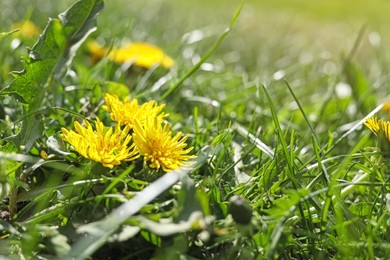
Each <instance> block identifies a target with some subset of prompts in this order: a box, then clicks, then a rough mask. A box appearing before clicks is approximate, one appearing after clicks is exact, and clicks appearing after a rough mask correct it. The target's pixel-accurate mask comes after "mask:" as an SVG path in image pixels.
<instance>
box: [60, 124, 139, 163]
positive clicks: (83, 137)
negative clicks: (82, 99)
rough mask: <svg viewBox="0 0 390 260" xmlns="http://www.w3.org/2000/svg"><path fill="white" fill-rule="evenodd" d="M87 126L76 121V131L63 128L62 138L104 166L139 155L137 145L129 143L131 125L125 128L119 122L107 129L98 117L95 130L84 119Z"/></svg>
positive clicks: (85, 155)
mask: <svg viewBox="0 0 390 260" xmlns="http://www.w3.org/2000/svg"><path fill="white" fill-rule="evenodd" d="M84 123H85V127H83V126H81V125H80V124H79V123H78V122H75V125H74V127H75V129H76V131H72V130H71V131H68V130H67V129H65V128H62V129H61V130H62V134H61V136H62V138H63V139H64V140H65V141H66V142H68V143H70V144H71V145H72V146H73V147H74V149H75V150H76V151H77V152H78V153H79V154H81V155H82V156H83V157H85V158H88V159H91V160H93V161H96V162H99V163H101V164H102V165H103V166H104V167H108V168H111V169H112V168H113V167H114V166H115V165H120V164H121V161H132V160H135V159H136V158H138V157H139V155H138V154H137V151H136V150H135V145H134V144H131V145H129V143H130V141H131V138H132V137H131V135H130V134H129V131H130V127H129V126H126V127H125V128H124V129H121V128H120V125H119V124H117V125H116V126H115V127H110V128H109V129H108V130H107V131H105V129H104V128H105V127H104V125H103V123H102V122H101V121H100V120H99V118H96V122H95V127H96V130H93V128H92V126H91V124H90V123H88V122H87V121H84Z"/></svg>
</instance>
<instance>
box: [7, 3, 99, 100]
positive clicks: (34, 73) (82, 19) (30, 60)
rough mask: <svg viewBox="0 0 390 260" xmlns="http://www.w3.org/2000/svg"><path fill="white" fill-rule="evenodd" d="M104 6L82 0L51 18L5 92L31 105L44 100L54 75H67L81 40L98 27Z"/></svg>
mask: <svg viewBox="0 0 390 260" xmlns="http://www.w3.org/2000/svg"><path fill="white" fill-rule="evenodd" d="M102 8H103V0H81V1H79V2H77V3H75V4H74V5H73V6H72V7H70V8H69V9H68V10H67V11H66V12H64V13H62V14H60V15H59V19H50V20H49V23H48V24H47V26H46V28H45V29H44V31H43V33H42V35H41V36H40V38H39V40H38V41H37V42H36V44H35V45H34V46H33V47H32V49H30V50H29V52H28V57H26V58H24V59H23V65H24V68H25V69H24V70H23V71H22V72H15V73H13V75H14V77H15V80H14V81H13V82H12V83H11V84H10V85H9V86H8V87H7V88H6V89H4V91H2V94H16V95H18V96H19V97H20V98H21V99H20V101H21V102H23V103H26V104H27V105H33V104H34V103H36V102H39V101H40V100H42V98H43V97H44V96H45V93H46V92H47V91H50V87H51V82H52V80H53V77H54V78H55V79H60V78H61V77H62V76H63V75H64V74H65V72H66V70H67V69H68V67H69V65H70V63H71V62H72V59H73V57H74V56H75V54H76V51H77V49H78V48H79V46H80V45H81V43H82V42H83V41H84V40H85V38H86V37H87V36H88V35H89V34H90V33H92V32H93V31H94V30H95V29H96V16H97V14H98V13H99V12H100V11H101V10H102Z"/></svg>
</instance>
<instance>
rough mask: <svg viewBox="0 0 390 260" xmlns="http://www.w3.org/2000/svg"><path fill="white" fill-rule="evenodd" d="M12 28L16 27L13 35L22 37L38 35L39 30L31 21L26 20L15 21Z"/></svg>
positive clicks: (27, 37)
mask: <svg viewBox="0 0 390 260" xmlns="http://www.w3.org/2000/svg"><path fill="white" fill-rule="evenodd" d="M12 29H18V30H19V31H18V32H16V33H15V34H14V35H15V37H22V38H24V39H33V38H35V37H38V36H39V34H40V32H41V30H40V29H39V28H38V27H37V26H36V25H35V24H34V23H33V22H31V21H29V20H27V21H24V22H22V23H15V24H13V25H12Z"/></svg>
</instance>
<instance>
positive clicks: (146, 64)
mask: <svg viewBox="0 0 390 260" xmlns="http://www.w3.org/2000/svg"><path fill="white" fill-rule="evenodd" d="M87 47H88V49H89V51H90V53H91V55H92V56H93V57H94V58H102V57H103V56H104V55H107V57H108V59H109V60H112V61H114V62H116V63H120V64H123V63H132V64H134V65H135V66H138V67H143V68H146V69H149V68H151V67H153V66H154V65H156V64H159V65H161V66H162V67H164V68H166V69H169V68H171V67H172V66H173V65H174V64H175V62H174V61H173V59H172V58H171V57H169V56H168V55H167V54H166V53H165V52H164V51H163V50H162V49H160V48H159V47H157V46H155V45H153V44H150V43H145V42H132V43H128V44H126V45H124V46H122V47H120V48H112V49H111V50H109V49H108V48H105V47H102V46H100V45H99V44H98V43H96V42H89V43H88V45H87Z"/></svg>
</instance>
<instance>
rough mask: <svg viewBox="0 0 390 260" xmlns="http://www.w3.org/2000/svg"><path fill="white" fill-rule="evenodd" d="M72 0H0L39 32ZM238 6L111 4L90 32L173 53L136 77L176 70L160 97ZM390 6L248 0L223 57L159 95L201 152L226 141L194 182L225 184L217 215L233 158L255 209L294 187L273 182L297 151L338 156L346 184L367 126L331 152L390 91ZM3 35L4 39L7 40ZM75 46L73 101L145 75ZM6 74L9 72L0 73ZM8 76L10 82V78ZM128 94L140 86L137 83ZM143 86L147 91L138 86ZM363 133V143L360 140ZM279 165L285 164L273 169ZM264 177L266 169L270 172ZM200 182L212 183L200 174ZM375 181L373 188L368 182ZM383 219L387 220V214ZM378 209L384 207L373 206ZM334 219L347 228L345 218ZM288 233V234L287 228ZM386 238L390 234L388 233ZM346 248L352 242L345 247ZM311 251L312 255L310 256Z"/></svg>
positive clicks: (151, 78) (227, 1)
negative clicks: (267, 151) (265, 148)
mask: <svg viewBox="0 0 390 260" xmlns="http://www.w3.org/2000/svg"><path fill="white" fill-rule="evenodd" d="M74 2H75V1H74V0H66V1H56V2H54V1H44V0H32V1H25V0H3V1H2V2H1V16H0V20H1V24H0V31H9V30H10V27H11V25H12V24H13V23H15V22H19V21H21V20H25V19H30V20H32V21H33V22H34V23H35V24H37V25H38V26H39V27H40V28H44V26H45V25H46V23H47V19H48V18H47V17H55V16H57V14H58V13H59V12H62V11H64V10H65V9H67V8H68V7H69V6H70V5H71V4H73V3H74ZM239 5H240V2H239V1H232V0H213V1H211V0H209V1H205V0H199V1H178V0H165V1H162V0H145V1H129V0H111V1H105V10H104V11H103V12H102V13H101V14H100V15H99V17H98V30H97V32H95V33H93V34H92V38H96V39H97V40H98V41H100V42H102V43H105V44H107V45H110V44H113V45H120V42H121V41H126V40H132V41H146V42H151V43H154V44H156V45H158V46H160V47H161V48H162V49H164V50H165V51H166V52H167V53H168V54H169V55H170V56H171V57H173V58H174V59H175V60H176V62H177V66H176V68H174V69H173V70H172V71H170V72H167V74H168V75H164V74H163V73H164V72H160V71H157V72H156V73H154V74H153V73H151V74H148V73H145V74H143V75H142V77H141V80H140V81H141V82H142V81H143V82H144V83H145V84H144V85H145V88H144V89H150V88H151V87H152V86H154V83H155V82H156V81H158V80H159V79H160V78H163V77H164V76H169V77H170V79H171V80H168V81H167V83H166V84H165V85H162V88H161V89H159V90H156V91H154V92H152V93H150V96H147V97H143V98H146V99H159V97H161V94H162V93H164V91H165V90H166V89H167V88H168V87H169V85H170V84H173V83H174V82H175V81H176V80H177V79H178V78H180V76H182V75H183V74H184V73H185V72H186V71H188V70H189V69H190V68H191V67H192V66H194V64H196V62H197V61H199V59H200V58H201V57H202V56H203V55H204V54H205V53H206V51H207V50H208V49H209V48H210V46H212V44H213V43H214V42H215V41H216V39H217V38H218V36H219V35H221V34H222V32H223V31H224V30H225V28H227V27H228V25H229V23H230V20H231V18H232V16H233V14H234V12H235V11H236V9H237V8H238V6H239ZM389 11H390V3H388V2H387V1H385V0H374V1H370V2H367V1H362V0H358V1H352V0H347V1H338V0H329V1H322V2H319V1H317V2H314V1H309V0H287V1H282V0H276V1H272V0H264V1H260V0H259V1H255V0H248V1H246V2H245V6H244V8H243V10H242V13H241V15H240V16H239V18H238V21H237V24H236V25H235V27H234V28H233V30H232V31H231V32H230V34H229V35H228V37H227V38H226V39H225V41H224V42H223V43H222V44H221V46H220V48H218V50H217V51H216V53H214V55H213V56H212V57H211V58H210V59H209V60H208V61H207V63H206V64H203V66H202V67H201V69H200V70H199V71H197V72H196V73H194V74H193V75H191V77H190V78H189V79H188V80H186V81H185V82H184V83H183V85H182V86H181V89H180V91H177V92H175V93H174V95H172V96H170V97H169V98H168V99H166V100H164V102H166V103H167V104H169V106H167V110H168V111H167V112H168V113H170V114H172V120H173V121H175V122H173V123H174V124H173V125H175V123H176V125H175V126H176V127H177V129H180V131H181V130H183V132H186V133H189V136H190V141H192V144H191V145H193V146H195V151H202V149H203V148H205V147H207V146H208V145H210V144H213V143H214V144H219V143H222V144H224V145H225V146H224V147H223V148H224V149H222V151H221V152H220V154H219V155H218V158H217V159H216V160H215V161H216V162H211V163H210V165H206V166H205V167H204V169H202V170H200V171H199V172H197V173H195V174H193V175H191V177H192V178H193V179H194V180H195V181H197V183H198V184H199V185H204V187H205V190H206V188H207V190H208V191H209V190H213V189H215V191H216V192H221V195H219V193H218V194H217V193H216V194H217V195H214V194H208V196H209V199H210V205H211V206H210V207H211V208H212V210H213V212H212V213H213V214H214V215H216V216H217V217H218V218H219V219H223V218H224V217H226V216H225V215H226V214H225V215H223V214H222V213H221V212H220V210H218V207H219V206H221V205H224V206H226V201H224V200H223V199H226V198H228V196H229V194H230V193H233V191H232V189H233V188H234V184H233V178H232V177H231V176H232V173H231V171H232V165H233V164H234V163H235V162H236V161H237V162H238V161H240V160H243V162H244V163H243V165H242V166H241V168H240V170H241V171H242V172H246V173H248V174H250V175H251V176H252V177H254V181H253V182H254V183H255V185H252V186H251V187H249V186H248V187H244V190H245V193H246V195H247V197H248V199H250V200H251V202H253V203H256V205H255V206H254V208H255V210H257V211H258V212H262V210H263V209H264V208H265V209H266V207H267V205H266V204H267V203H268V197H267V196H269V197H270V200H271V199H275V200H277V198H278V195H279V192H280V190H283V189H288V188H291V187H290V186H289V185H290V184H289V180H288V178H286V181H285V182H280V183H278V181H279V180H284V179H283V178H285V176H284V174H285V172H287V173H288V171H287V170H283V171H280V169H279V168H278V167H281V169H283V167H284V166H283V163H284V162H283V159H285V160H286V161H288V160H291V161H293V160H294V159H295V158H297V159H296V161H298V162H299V163H298V162H295V161H294V163H296V164H297V165H299V168H300V166H301V165H300V163H301V162H302V165H305V164H307V165H309V164H312V163H315V162H314V161H313V159H310V158H315V157H313V155H314V154H316V153H317V151H313V150H315V149H318V150H320V148H321V149H322V148H324V150H326V151H327V152H328V151H329V153H327V154H326V156H327V158H333V159H332V160H334V164H332V165H331V166H332V167H329V168H331V170H332V176H336V177H334V179H335V183H336V181H338V180H339V179H342V180H344V179H345V180H347V181H348V180H350V179H352V178H353V177H354V175H355V173H356V172H357V170H356V169H353V165H354V163H355V162H351V165H352V166H351V169H352V170H350V169H348V172H346V171H345V169H344V167H345V168H347V166H346V165H348V167H350V164H349V163H350V162H349V161H348V160H350V158H352V155H353V154H354V153H355V152H356V151H357V150H360V149H363V148H362V147H365V141H367V139H368V138H367V137H368V135H367V134H366V132H364V130H363V131H360V130H361V129H362V128H360V129H358V130H357V131H354V132H353V133H352V134H350V135H349V136H348V137H347V138H345V139H343V140H342V142H341V143H340V144H339V145H338V146H335V148H334V149H333V150H332V149H327V148H329V147H332V145H333V144H334V140H336V139H337V138H339V137H340V136H342V135H343V134H344V133H345V132H346V131H348V130H349V129H350V128H351V125H353V124H354V123H356V122H358V121H359V120H361V119H362V118H363V117H364V116H366V115H367V114H368V113H369V112H370V111H371V110H372V109H374V108H375V107H376V106H377V105H378V104H379V103H380V102H383V101H384V100H385V99H386V97H387V96H388V80H389V75H390V73H389V66H388V61H389V56H388V49H389V47H388V46H389V42H390V39H389V37H390V33H389V32H390V30H389V26H390V18H389V16H388V15H387V14H388V13H389ZM0 43H1V44H4V45H7V46H8V45H9V44H8V43H9V41H3V42H0ZM33 43H34V41H32V43H26V44H25V45H26V46H24V47H25V48H23V49H21V48H19V49H17V50H15V52H13V53H12V52H10V53H11V55H13V57H12V59H8V56H9V55H10V54H9V53H7V54H3V55H1V58H2V59H3V60H2V61H3V62H2V64H3V66H5V67H8V68H9V69H10V70H11V69H12V70H14V69H15V68H20V67H21V64H20V62H19V60H20V58H19V57H20V56H21V55H26V52H25V50H26V47H27V46H31V44H33ZM22 51H23V52H22ZM79 54H80V55H78V56H77V57H76V59H77V61H76V62H74V64H75V66H74V67H75V70H76V71H77V76H78V84H80V85H81V86H83V91H84V87H85V89H86V90H85V93H84V92H80V93H81V94H80V96H77V98H80V99H81V98H84V97H83V96H82V95H85V96H86V97H87V96H88V95H94V94H95V92H94V91H96V93H97V95H96V96H97V98H96V99H100V100H101V95H102V94H101V93H99V90H97V89H98V87H96V86H91V87H90V88H89V86H88V84H89V83H90V82H93V81H94V80H95V81H100V82H102V85H104V83H105V82H106V81H119V82H120V83H124V84H126V85H128V86H131V87H133V86H134V85H137V84H138V82H139V79H140V78H136V77H132V76H133V74H131V73H128V72H127V71H121V70H119V69H117V70H116V71H115V70H114V69H112V67H113V66H111V65H112V64H108V65H107V64H104V63H102V64H103V65H107V66H103V65H102V66H100V67H99V66H93V65H91V64H90V63H88V62H86V61H87V60H88V58H89V57H88V53H87V51H86V50H85V49H82V50H80V52H79ZM102 67H103V68H102ZM7 70H8V69H3V72H4V71H7ZM118 71H119V72H120V73H117V72H118ZM159 73H162V74H159ZM5 74H6V73H3V75H5ZM117 74H120V75H119V76H117ZM10 78H11V77H9V78H8V79H6V80H4V81H8V82H9V80H10ZM95 78H96V79H95ZM281 79H285V80H286V81H287V82H288V83H289V85H290V86H291V88H292V89H293V90H294V93H295V95H296V97H297V99H294V98H293V97H292V95H291V93H290V92H289V90H288V88H287V87H286V82H284V81H283V80H281ZM172 82H173V83H172ZM262 84H264V85H265V86H266V87H267V89H268V92H269V94H270V96H271V100H272V102H273V106H275V108H276V109H275V110H276V114H277V116H276V115H275V114H273V111H271V109H270V103H271V102H268V101H267V98H266V97H265V96H264V92H262V91H261V87H260V86H261V85H262ZM87 88H88V89H87ZM93 88H94V89H93ZM133 90H134V92H136V91H137V87H135V88H133V89H131V91H133ZM100 92H101V91H100ZM139 92H142V91H141V90H140V89H139ZM136 94H139V93H136ZM99 95H100V96H99ZM100 100H92V101H91V103H92V104H93V105H94V104H97V103H99V102H100ZM297 100H299V103H300V104H301V105H302V108H303V111H305V112H306V113H307V116H308V119H309V121H310V124H312V126H313V129H315V133H316V134H317V135H318V136H319V138H318V140H319V142H320V145H318V146H317V145H314V144H313V133H311V132H310V131H309V129H308V128H309V127H308V123H307V122H305V120H304V118H303V116H302V111H300V110H299V108H298V106H297V102H296V101H297ZM276 118H277V119H278V120H279V122H280V124H281V129H282V130H283V133H282V134H281V135H280V136H277V135H276V134H275V133H276V132H277V131H279V130H281V129H277V128H276V127H275V122H274V121H275V119H276ZM232 123H237V124H241V125H243V126H244V127H245V128H246V129H247V130H248V131H249V132H250V133H256V136H259V138H261V140H262V141H263V142H264V143H266V144H267V145H269V146H270V147H275V151H277V152H279V154H277V157H276V160H270V159H269V158H268V157H265V158H264V156H262V153H261V152H260V151H258V150H256V149H255V150H253V152H252V149H253V146H252V141H253V140H249V139H248V137H247V135H246V134H236V133H234V134H233V133H231V132H229V131H228V130H227V129H229V128H230V126H231V124H232ZM174 130H175V129H174ZM279 132H281V131H279ZM367 132H368V131H367ZM284 136H285V138H286V139H289V140H288V141H287V142H289V143H288V144H289V145H290V146H289V149H290V147H291V151H290V152H291V154H292V155H291V157H289V156H285V158H283V156H284V155H283V154H282V153H281V152H280V149H279V150H278V147H280V143H281V142H280V140H281V139H282V138H281V137H284ZM364 138H365V139H364ZM231 140H234V142H237V143H239V145H241V146H242V147H241V150H242V151H243V152H237V153H238V157H239V159H236V158H233V157H234V156H232V155H234V153H233V150H236V147H232V146H231V142H230V141H231ZM318 140H316V141H318ZM361 140H363V141H362V142H360V141H361ZM367 142H368V143H369V142H370V141H367ZM370 144H373V142H371V143H370ZM286 147H287V146H286ZM313 147H314V148H313ZM286 149H287V148H285V150H286ZM246 150H248V153H247V154H246ZM286 151H287V150H286ZM295 156H296V157H295ZM338 156H340V157H338ZM341 157H342V158H344V157H345V158H346V159H345V161H343V160H344V159H339V158H341ZM317 159H318V158H317ZM351 161H352V159H351ZM332 162H333V161H332ZM274 163H275V165H276V166H278V167H274V166H273V164H274ZM343 163H344V164H345V166H344V165H343ZM213 164H215V167H214V165H213ZM280 165H281V166H280ZM228 173H229V174H230V175H229V174H228ZM291 174H292V173H291ZM305 174H306V173H305ZM318 174H319V173H318V172H317V171H316V169H315V168H314V170H313V171H310V172H309V173H308V174H307V175H305V176H303V175H302V180H305V181H306V180H307V181H310V180H311V179H316V178H317V176H318ZM268 175H269V176H271V177H269V178H268V177H267V176H268ZM263 176H266V177H267V178H266V181H264V183H263V182H261V181H259V183H257V182H256V178H257V177H259V179H260V180H261V178H263ZM287 176H288V175H287ZM341 176H342V177H341ZM260 177H261V178H260ZM229 178H230V179H229ZM204 180H206V181H205V182H203V181H204ZM217 180H218V181H217ZM214 183H217V184H218V185H216V184H214ZM279 184H280V187H279V186H278V185H279ZM267 185H268V186H267ZM271 185H272V187H271ZM327 185H328V184H327V183H326V182H325V183H320V182H319V183H317V184H315V186H313V187H312V188H311V189H312V190H315V191H317V190H321V189H322V188H324V187H325V188H327V187H328V186H327ZM210 187H211V188H210ZM368 189H370V191H372V190H374V188H372V187H368V188H367V190H368ZM367 190H363V192H362V194H364V196H362V197H363V198H364V199H366V198H368V199H367V200H368V201H369V202H370V203H371V202H372V201H374V200H375V199H376V198H377V197H376V194H375V196H374V195H373V194H372V193H370V196H371V197H367V196H366V193H368V192H367ZM378 190H379V186H378ZM243 193H244V192H243ZM274 194H275V197H273V195H274ZM313 196H314V195H313ZM379 196H382V197H383V194H381V193H380V192H379V191H378V197H379ZM330 197H332V194H330V195H329V198H330ZM356 197H357V199H356V201H359V194H358V195H356ZM221 198H223V199H221ZM353 199H355V198H353ZM213 203H214V204H213ZM262 203H263V204H264V205H263V204H262ZM353 203H355V200H351V201H347V202H346V204H347V205H350V204H353ZM302 204H305V205H307V208H310V207H311V206H312V205H311V204H310V203H309V202H304V203H302ZM374 204H375V203H373V204H372V205H374ZM370 205H371V204H370ZM256 207H257V208H256ZM374 207H375V206H372V212H374V213H375V212H376V211H375V210H374ZM221 208H222V207H221ZM225 208H226V207H225ZM325 212H326V211H325ZM283 213H284V212H283ZM259 214H260V213H259ZM271 215H272V214H271ZM383 215H384V216H386V215H385V213H383ZM259 216H260V215H259ZM379 216H381V215H380V214H378V217H379ZM366 220H368V218H367V219H363V220H362V223H363V221H366ZM370 221H371V220H370ZM378 222H379V221H378ZM259 223H260V222H259ZM339 223H342V224H343V225H344V220H343V219H342V220H340V222H339ZM297 226H298V225H297ZM332 228H333V227H332ZM336 228H337V226H336ZM270 230H272V229H271V228H270ZM286 230H290V231H291V229H290V227H287V228H286ZM310 232H312V230H311V229H308V231H307V234H309V235H308V237H311V233H310ZM343 232H344V233H343ZM383 232H385V231H383ZM259 234H260V233H259ZM270 234H271V233H269V234H268V233H266V232H265V233H261V236H264V239H265V238H272V237H271V236H270ZM304 234H306V233H305V232H304ZM348 234H349V233H348V231H340V237H341V238H343V237H347V239H346V240H348ZM374 234H376V233H375V232H374V231H372V234H371V233H369V235H367V236H370V235H372V237H374ZM321 235H323V237H321V236H319V237H318V238H317V237H315V238H313V240H316V239H317V240H318V241H320V242H327V241H329V237H327V235H328V234H326V233H325V234H321ZM343 235H345V236H343ZM362 236H363V235H362ZM313 237H314V236H313ZM357 237H358V236H357ZM290 238H292V236H291V237H290ZM337 239H339V237H337ZM358 239H360V237H358ZM294 241H295V240H294ZM335 241H336V238H335ZM337 241H338V240H337ZM379 241H381V239H379ZM383 241H384V242H386V240H385V239H383ZM334 243H335V244H337V242H334ZM285 244H286V243H285ZM285 244H283V243H280V245H279V246H280V247H283V246H284V245H285ZM324 244H326V243H324ZM339 247H340V248H341V249H345V248H343V245H342V244H340V245H339ZM302 248H303V250H305V244H302ZM351 248H352V247H350V248H348V249H345V251H346V252H345V255H348V253H350V252H347V251H348V250H349V249H351ZM282 250H284V248H282V249H281V251H282ZM291 250H295V248H292V249H291ZM332 250H333V248H332ZM332 250H329V251H330V253H329V255H332V252H331V251H332ZM361 250H364V249H361ZM310 254H311V252H309V253H308V255H310ZM356 254H358V253H356Z"/></svg>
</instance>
